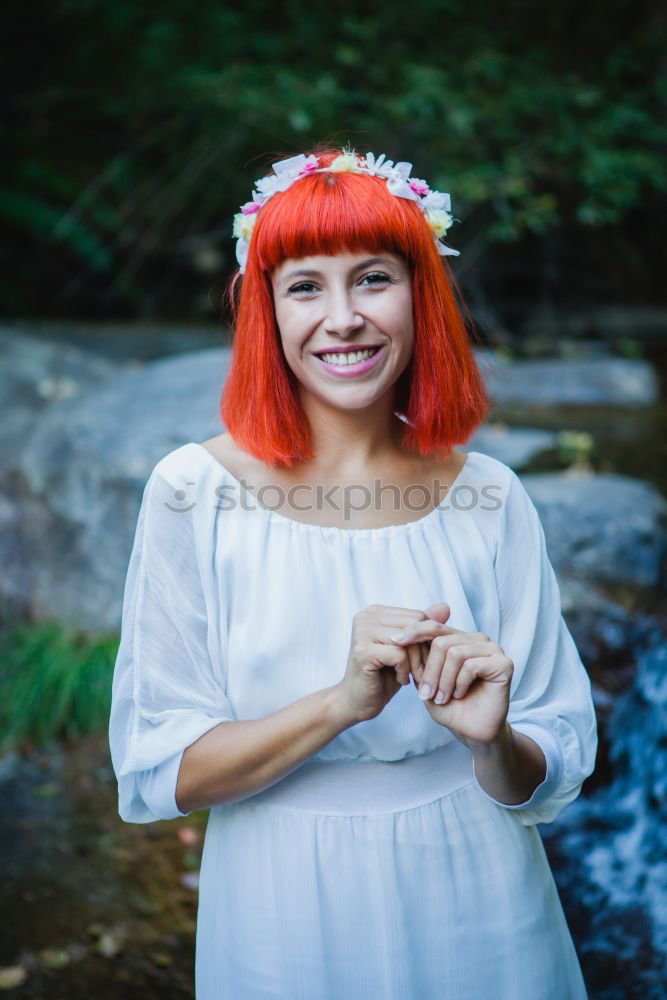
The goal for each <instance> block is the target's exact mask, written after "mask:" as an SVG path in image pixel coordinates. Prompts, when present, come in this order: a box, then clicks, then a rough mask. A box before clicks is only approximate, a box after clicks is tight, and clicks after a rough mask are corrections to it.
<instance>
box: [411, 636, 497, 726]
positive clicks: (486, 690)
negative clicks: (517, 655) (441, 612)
mask: <svg viewBox="0 0 667 1000" xmlns="http://www.w3.org/2000/svg"><path fill="white" fill-rule="evenodd" d="M401 635H402V638H401V639H400V640H396V642H397V645H403V644H407V643H414V642H422V643H428V642H429V640H430V649H429V651H428V655H427V657H426V662H425V664H423V665H421V666H420V667H418V668H417V669H416V671H415V670H414V669H413V670H412V675H413V677H414V680H415V684H416V686H417V687H418V688H420V687H421V686H422V684H428V685H429V687H430V689H431V691H430V696H429V697H428V698H427V699H425V701H424V704H425V705H426V708H427V709H428V711H429V713H430V715H431V718H433V719H434V720H435V721H436V722H437V723H438V724H439V725H441V726H446V727H447V729H450V730H451V731H452V732H453V733H454V735H455V736H456V737H457V739H459V740H460V741H461V742H462V743H464V744H466V745H469V744H472V743H491V742H493V741H494V740H496V739H497V738H498V737H499V736H500V734H501V733H502V731H503V729H504V727H505V725H506V721H507V712H508V710H509V703H510V683H511V680H512V674H513V672H514V663H513V662H512V660H510V659H509V657H507V656H505V653H504V652H503V650H502V648H501V647H500V646H499V645H498V643H496V642H492V641H491V639H490V638H489V636H488V635H485V634H484V633H483V632H462V631H461V630H460V629H456V628H453V627H452V626H451V625H443V624H442V623H441V622H439V621H435V620H433V619H428V618H427V619H425V620H424V621H421V622H417V623H416V624H415V625H414V626H412V627H410V628H409V629H407V628H406V629H403V630H402V632H401ZM426 648H427V646H426V645H423V646H422V649H426ZM440 693H442V695H444V701H443V703H442V704H437V703H436V702H435V700H434V699H435V698H436V697H438V696H439V695H440Z"/></svg>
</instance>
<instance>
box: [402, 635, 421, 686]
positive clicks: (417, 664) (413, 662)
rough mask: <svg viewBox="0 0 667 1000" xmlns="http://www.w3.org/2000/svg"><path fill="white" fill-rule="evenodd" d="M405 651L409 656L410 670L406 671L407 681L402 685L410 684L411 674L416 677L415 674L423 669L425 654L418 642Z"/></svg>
mask: <svg viewBox="0 0 667 1000" xmlns="http://www.w3.org/2000/svg"><path fill="white" fill-rule="evenodd" d="M405 651H406V653H407V654H408V669H407V671H406V676H405V681H402V683H405V684H409V683H410V674H412V675H413V676H414V675H415V673H416V672H417V671H418V670H420V669H421V665H422V655H423V653H422V648H421V644H420V643H418V642H414V643H411V644H410V645H409V646H407V647H406V649H405Z"/></svg>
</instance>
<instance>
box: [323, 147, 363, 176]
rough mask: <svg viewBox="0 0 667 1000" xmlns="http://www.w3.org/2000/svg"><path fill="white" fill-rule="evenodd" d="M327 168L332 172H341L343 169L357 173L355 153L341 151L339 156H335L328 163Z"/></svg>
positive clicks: (357, 166)
mask: <svg viewBox="0 0 667 1000" xmlns="http://www.w3.org/2000/svg"><path fill="white" fill-rule="evenodd" d="M328 169H329V170H331V171H333V172H334V173H342V172H344V171H349V172H351V173H358V172H359V162H358V158H357V154H356V153H353V152H350V153H341V154H340V156H337V157H336V159H335V160H333V161H332V162H331V163H330V164H329V167H328Z"/></svg>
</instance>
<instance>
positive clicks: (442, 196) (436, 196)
mask: <svg viewBox="0 0 667 1000" xmlns="http://www.w3.org/2000/svg"><path fill="white" fill-rule="evenodd" d="M422 207H423V208H427V209H430V208H443V209H444V210H445V211H446V212H449V211H450V210H451V207H452V206H451V199H450V197H449V195H448V194H446V193H445V192H444V191H430V192H429V194H427V195H426V197H425V198H424V199H423V200H422Z"/></svg>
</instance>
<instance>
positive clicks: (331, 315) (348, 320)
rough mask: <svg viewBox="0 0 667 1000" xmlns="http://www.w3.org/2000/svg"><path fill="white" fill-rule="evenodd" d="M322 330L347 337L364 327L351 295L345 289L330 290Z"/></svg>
mask: <svg viewBox="0 0 667 1000" xmlns="http://www.w3.org/2000/svg"><path fill="white" fill-rule="evenodd" d="M325 310H326V315H325V317H324V329H325V330H326V331H327V333H337V334H338V335H339V336H341V337H347V336H349V335H350V334H351V333H354V332H355V330H358V329H359V328H360V327H362V326H363V325H364V320H363V318H362V317H361V316H360V315H359V313H358V312H357V309H356V306H355V303H354V299H353V297H352V295H351V294H350V293H349V292H348V290H347V289H345V288H334V289H332V290H331V291H330V292H329V294H328V295H327V298H326V306H325Z"/></svg>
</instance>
